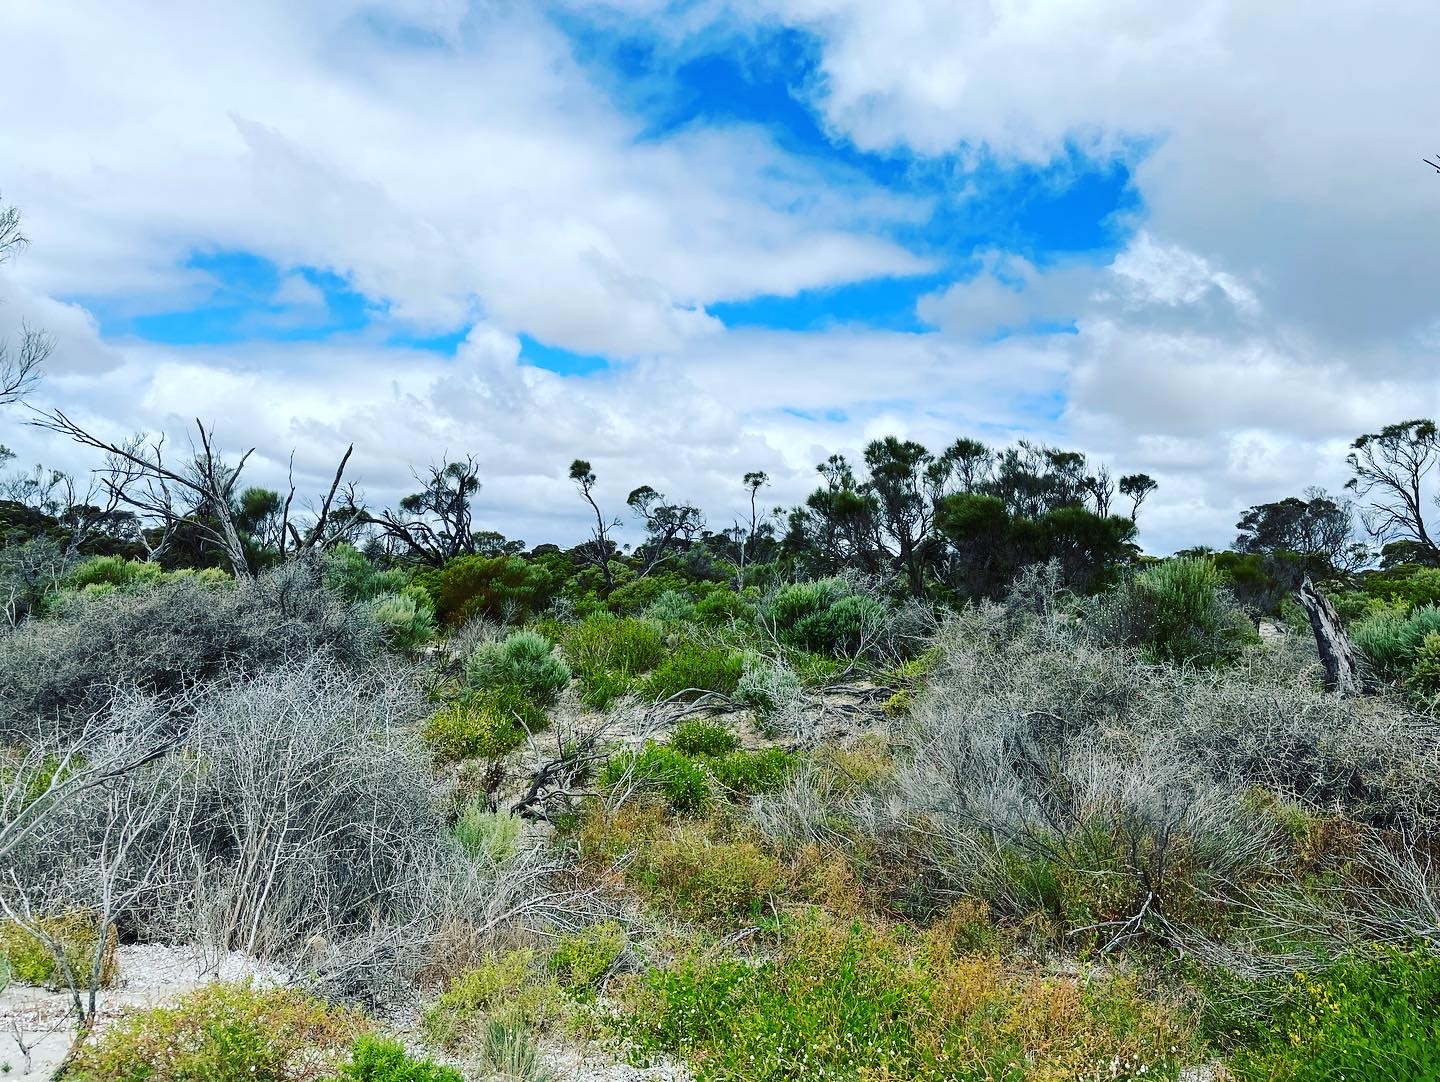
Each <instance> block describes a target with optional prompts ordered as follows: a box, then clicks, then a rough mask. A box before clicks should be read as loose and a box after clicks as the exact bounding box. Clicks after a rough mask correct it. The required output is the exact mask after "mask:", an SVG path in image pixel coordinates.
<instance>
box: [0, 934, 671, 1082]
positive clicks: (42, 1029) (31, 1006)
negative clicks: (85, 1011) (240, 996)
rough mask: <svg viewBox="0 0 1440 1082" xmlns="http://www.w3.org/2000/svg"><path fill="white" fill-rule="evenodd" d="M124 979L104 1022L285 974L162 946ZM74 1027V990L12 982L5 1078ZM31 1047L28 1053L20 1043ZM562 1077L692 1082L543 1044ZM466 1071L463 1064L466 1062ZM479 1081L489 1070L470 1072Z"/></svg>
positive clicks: (236, 958)
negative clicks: (219, 985) (206, 989)
mask: <svg viewBox="0 0 1440 1082" xmlns="http://www.w3.org/2000/svg"><path fill="white" fill-rule="evenodd" d="M118 955H119V963H120V982H119V984H118V985H117V987H115V988H111V989H107V990H106V991H104V992H103V993H101V1001H100V1003H101V1021H100V1024H101V1025H102V1026H103V1025H104V1023H105V1020H106V1019H107V1018H110V1019H113V1018H114V1017H116V1016H117V1015H119V1014H123V1013H124V1012H126V1011H130V1010H135V1009H139V1008H144V1007H154V1006H160V1005H162V1004H165V1003H168V1002H170V1001H171V1000H173V999H175V997H177V996H180V995H183V994H184V993H185V992H188V991H191V990H193V989H195V988H198V987H200V986H201V985H203V984H206V983H208V982H210V981H215V980H227V981H233V980H244V979H246V978H249V979H251V980H256V981H260V982H271V981H279V980H280V979H282V977H283V974H280V973H278V972H276V971H275V970H273V969H267V968H265V967H262V966H259V965H257V964H256V963H255V962H254V961H253V960H252V959H249V958H247V957H246V956H245V955H243V954H240V953H235V954H230V955H226V956H223V957H220V958H209V959H201V958H200V957H199V956H198V955H197V954H196V953H195V952H193V951H190V950H186V949H177V948H173V947H163V946H122V947H120V948H119V949H118ZM72 1032H73V1028H72V1022H71V1017H70V1000H69V997H68V995H66V994H64V993H60V992H51V991H47V990H46V989H44V988H35V987H32V986H30V985H23V984H11V985H10V987H8V988H6V989H5V991H3V992H0V1079H4V1080H5V1082H9V1080H10V1079H23V1080H25V1082H38V1080H40V1079H48V1078H49V1077H50V1075H51V1073H52V1072H53V1071H54V1070H55V1068H56V1067H57V1066H58V1065H59V1063H60V1061H61V1060H62V1059H63V1058H64V1056H65V1052H66V1050H67V1049H68V1048H69V1047H70V1038H71V1034H72ZM22 1043H23V1044H24V1045H25V1046H26V1047H28V1048H29V1051H30V1057H29V1063H28V1069H27V1062H26V1057H25V1055H24V1054H23V1053H22V1051H21V1044H22ZM542 1055H543V1057H544V1059H545V1063H546V1066H547V1067H549V1069H550V1071H551V1072H552V1074H553V1075H554V1077H555V1078H556V1080H557V1082H688V1080H689V1078H690V1074H689V1072H688V1071H686V1070H685V1069H684V1068H681V1067H676V1066H671V1065H661V1066H655V1067H644V1068H637V1067H629V1066H626V1065H624V1064H617V1063H607V1062H597V1061H596V1060H594V1059H593V1058H591V1056H590V1054H589V1053H588V1052H587V1051H586V1050H583V1049H577V1048H565V1047H553V1048H546V1049H542ZM460 1066H461V1068H462V1070H465V1065H464V1064H461V1065H460ZM465 1073H466V1078H469V1079H475V1080H477V1082H479V1080H481V1079H483V1078H484V1075H483V1074H480V1073H477V1072H475V1071H473V1070H466V1071H465Z"/></svg>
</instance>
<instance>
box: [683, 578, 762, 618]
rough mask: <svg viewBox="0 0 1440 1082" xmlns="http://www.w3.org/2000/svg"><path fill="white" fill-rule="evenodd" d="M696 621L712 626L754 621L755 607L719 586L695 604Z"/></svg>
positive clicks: (729, 590)
mask: <svg viewBox="0 0 1440 1082" xmlns="http://www.w3.org/2000/svg"><path fill="white" fill-rule="evenodd" d="M695 619H696V620H698V621H699V622H700V623H702V624H711V625H719V624H728V623H731V622H740V621H753V620H754V619H755V606H754V605H753V604H751V603H750V602H748V601H746V600H745V598H743V597H741V596H740V595H739V594H737V593H736V592H735V591H734V590H731V589H729V588H727V587H724V586H718V587H717V588H715V589H712V590H711V591H710V592H709V593H707V594H706V595H705V596H704V597H702V598H701V599H700V600H699V601H697V602H695Z"/></svg>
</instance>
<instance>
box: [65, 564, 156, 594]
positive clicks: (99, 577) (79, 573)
mask: <svg viewBox="0 0 1440 1082" xmlns="http://www.w3.org/2000/svg"><path fill="white" fill-rule="evenodd" d="M164 575H165V572H164V570H163V569H162V568H161V567H160V565H159V564H156V563H144V562H142V561H140V560H127V559H125V557H123V556H94V557H91V558H90V559H88V560H86V561H85V562H84V563H82V564H81V565H80V566H79V567H77V568H76V569H75V570H74V571H72V572H70V574H69V575H68V576H66V579H65V584H66V585H67V586H69V587H71V588H72V589H76V590H83V589H85V588H86V587H94V586H102V585H103V586H113V587H114V588H115V589H117V590H129V589H135V588H139V587H144V586H151V585H154V584H155V583H157V582H159V581H161V579H163V578H164Z"/></svg>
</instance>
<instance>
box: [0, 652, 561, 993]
mask: <svg viewBox="0 0 1440 1082" xmlns="http://www.w3.org/2000/svg"><path fill="white" fill-rule="evenodd" d="M422 715H423V708H422V704H421V702H420V696H419V694H418V692H417V690H416V689H415V682H414V680H413V679H412V678H411V674H410V673H409V672H408V671H406V670H404V669H403V668H400V667H398V666H397V667H393V668H392V667H389V666H384V665H380V666H375V667H372V668H371V669H369V670H366V671H364V672H357V671H355V670H352V669H346V668H342V667H339V666H336V665H335V664H334V663H333V661H332V659H331V658H330V657H329V656H328V655H325V654H315V655H312V656H310V657H309V658H306V659H303V660H299V661H294V662H290V663H287V664H284V665H281V666H279V667H276V668H272V669H267V670H264V671H261V672H259V673H256V674H254V675H248V674H243V673H232V674H230V675H228V676H226V677H225V678H224V679H222V680H220V681H218V682H216V683H213V684H210V685H207V686H204V687H199V688H194V689H191V690H190V691H189V692H188V693H186V694H185V695H184V697H183V699H182V700H181V701H179V702H173V701H172V702H166V701H162V700H158V699H155V698H153V697H146V696H142V695H139V694H135V693H128V694H120V695H118V696H116V697H115V698H114V699H113V700H112V708H111V711H110V712H109V715H108V716H109V717H111V718H112V719H115V720H116V726H115V729H116V731H118V732H130V731H135V732H139V731H146V732H153V733H159V734H164V735H165V736H166V737H167V738H169V737H172V736H173V735H174V734H175V733H176V732H177V731H179V732H180V733H181V736H180V738H179V743H178V744H177V745H176V746H175V747H174V748H173V749H171V750H169V751H168V752H167V753H166V755H165V757H164V758H163V759H162V760H160V761H158V762H156V763H155V764H153V766H152V767H150V768H148V769H144V770H130V771H127V772H124V773H120V774H117V775H115V776H114V777H113V778H112V779H111V782H112V783H111V784H108V785H105V786H99V785H96V786H92V787H90V788H89V789H85V790H83V791H81V792H79V793H77V794H76V795H75V797H74V799H71V800H69V801H68V802H66V804H65V805H64V808H63V812H57V813H56V814H54V815H51V816H49V817H47V818H45V819H44V820H42V821H41V822H40V823H39V825H38V826H37V827H36V828H35V829H33V830H29V831H26V833H25V837H24V839H23V850H24V851H23V853H18V854H17V859H15V860H13V861H12V862H11V863H10V867H9V869H8V870H9V872H10V888H11V889H10V893H9V894H8V895H7V898H9V899H10V900H11V901H12V903H13V908H14V909H15V910H16V911H17V912H22V911H23V912H28V913H31V914H34V915H36V916H38V915H41V914H43V913H49V912H55V911H59V910H63V909H66V908H69V907H73V906H84V907H86V908H88V909H90V910H91V911H92V912H95V913H96V914H97V919H98V920H100V921H101V922H102V924H103V926H106V927H108V926H109V925H110V924H111V923H115V924H117V925H118V926H119V927H120V928H121V929H122V930H124V931H125V932H126V934H143V935H144V936H145V937H146V938H152V939H163V940H168V941H171V942H189V943H194V944H197V945H199V946H200V947H201V948H202V949H203V950H205V951H207V952H209V953H210V954H211V955H212V956H218V954H219V953H220V952H222V951H227V950H234V949H239V950H244V951H247V952H250V953H252V954H255V955H258V956H261V957H264V958H266V959H268V960H271V961H272V962H274V963H276V964H277V965H279V966H280V967H282V968H284V969H286V970H289V971H292V972H294V973H295V974H296V975H297V979H303V980H306V981H309V982H311V983H314V984H316V985H318V986H320V987H322V988H323V989H325V990H327V991H329V992H332V993H336V994H343V995H348V996H359V997H364V998H367V999H384V998H388V997H390V996H393V995H398V994H401V993H403V992H404V991H405V990H406V989H407V988H408V986H409V983H410V978H411V977H412V976H413V974H414V972H415V970H416V969H417V968H418V966H419V965H420V964H421V962H422V957H423V954H424V950H425V948H426V945H427V944H428V942H429V941H430V939H431V937H433V936H434V935H435V933H436V932H437V931H438V930H439V929H440V928H441V927H443V926H445V925H446V924H447V922H449V923H454V922H456V921H463V922H465V924H466V926H467V927H468V928H469V929H470V930H471V934H472V935H473V936H475V937H480V938H482V939H483V938H484V937H493V936H495V935H498V934H500V932H501V931H502V930H508V929H510V928H512V927H515V926H526V925H535V926H539V925H543V924H545V923H546V922H550V923H559V924H561V925H564V924H565V923H566V922H568V921H571V920H572V919H574V918H572V917H571V916H570V914H571V913H572V912H573V911H574V910H576V909H577V908H582V909H583V907H584V905H585V902H584V899H583V897H581V895H580V894H579V893H577V892H575V891H567V890H566V889H564V888H563V887H557V886H556V885H555V884H553V883H552V882H551V881H550V880H551V879H552V877H553V876H554V874H555V871H556V869H555V867H554V866H553V865H552V864H551V863H550V858H549V857H548V856H547V854H546V853H545V852H544V851H543V850H541V849H539V848H536V847H525V848H522V849H520V850H519V851H517V852H516V853H514V854H513V856H512V857H510V858H508V859H507V860H506V861H504V862H500V863H490V864H486V863H483V862H479V863H477V862H476V861H475V860H473V859H472V858H469V857H467V856H466V854H465V853H464V852H463V851H462V850H461V849H460V847H459V846H458V845H457V844H456V843H455V842H454V841H453V839H451V837H450V836H449V832H448V830H447V828H446V824H445V821H444V817H443V815H442V813H441V810H440V809H441V808H442V806H443V801H442V799H441V794H440V792H439V791H438V787H437V783H436V781H435V780H434V777H433V774H432V772H431V769H430V762H429V753H428V751H427V750H426V749H425V748H424V746H423V745H422V743H421V742H420V740H419V738H418V736H417V735H416V732H415V730H416V724H415V723H416V722H417V721H418V720H419V718H420V717H421V716H422ZM177 717H183V718H184V719H186V723H185V725H184V726H183V727H180V726H177V724H176V718H177ZM75 751H76V757H77V761H82V762H87V763H95V762H100V761H102V760H103V761H108V760H106V759H104V756H103V754H102V753H103V746H102V745H101V744H99V743H95V744H84V745H78V746H76V748H75ZM32 773H33V772H32ZM16 848H17V850H18V849H20V848H21V846H20V844H19V843H17V846H16ZM31 923H32V924H33V923H34V921H33V920H32V922H31Z"/></svg>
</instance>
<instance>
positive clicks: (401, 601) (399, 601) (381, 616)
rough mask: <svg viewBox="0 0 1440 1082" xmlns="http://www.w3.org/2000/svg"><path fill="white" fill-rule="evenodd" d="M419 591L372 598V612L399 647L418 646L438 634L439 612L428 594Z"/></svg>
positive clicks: (407, 648) (405, 648)
mask: <svg viewBox="0 0 1440 1082" xmlns="http://www.w3.org/2000/svg"><path fill="white" fill-rule="evenodd" d="M417 593H418V591H412V590H407V591H406V592H405V593H399V594H381V595H379V596H378V597H376V598H375V599H374V600H373V601H371V602H370V615H371V616H373V617H374V618H375V621H376V622H377V623H378V624H379V625H380V626H381V627H382V628H384V629H385V637H386V640H387V641H388V642H389V643H390V645H391V646H393V647H395V648H396V649H398V650H415V649H418V648H419V647H421V646H424V645H425V644H426V643H427V642H429V641H430V640H431V639H433V638H434V637H435V613H434V611H433V610H431V608H430V604H429V601H428V600H426V599H425V597H424V594H423V593H421V594H420V595H419V596H418V597H417V596H416V594H417Z"/></svg>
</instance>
